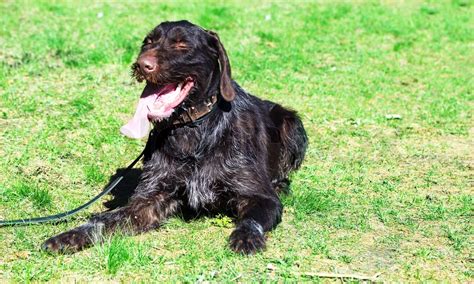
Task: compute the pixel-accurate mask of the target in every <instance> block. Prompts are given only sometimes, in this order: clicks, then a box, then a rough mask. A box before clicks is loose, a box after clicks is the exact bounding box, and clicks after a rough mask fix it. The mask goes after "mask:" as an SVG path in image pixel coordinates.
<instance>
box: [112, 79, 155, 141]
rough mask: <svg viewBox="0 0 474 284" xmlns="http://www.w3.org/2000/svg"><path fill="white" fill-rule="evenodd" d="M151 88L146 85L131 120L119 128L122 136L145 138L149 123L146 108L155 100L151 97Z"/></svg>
mask: <svg viewBox="0 0 474 284" xmlns="http://www.w3.org/2000/svg"><path fill="white" fill-rule="evenodd" d="M153 89H154V88H153V87H151V86H149V85H147V86H146V87H145V89H144V90H143V93H142V95H141V96H140V100H139V101H138V106H137V110H136V111H135V115H134V116H133V118H132V119H131V120H130V121H129V122H128V123H127V124H125V125H124V126H122V127H121V128H120V132H122V134H123V135H125V136H127V137H130V138H136V139H140V138H143V137H145V136H146V135H147V134H148V131H149V130H150V122H149V121H148V117H147V115H148V106H149V105H152V104H153V103H154V101H155V99H156V96H154V95H153Z"/></svg>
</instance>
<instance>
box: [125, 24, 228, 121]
mask: <svg viewBox="0 0 474 284" xmlns="http://www.w3.org/2000/svg"><path fill="white" fill-rule="evenodd" d="M132 72H133V76H134V77H135V78H136V79H137V80H138V81H140V82H141V81H146V84H147V85H146V87H145V91H144V95H142V97H144V96H145V97H149V96H153V97H154V99H155V100H154V102H153V104H151V105H148V108H149V110H148V111H149V113H148V118H149V120H151V121H156V120H161V119H163V118H166V117H169V116H170V115H171V114H172V113H173V111H174V109H175V108H177V107H178V106H180V105H181V104H183V103H184V102H186V103H188V104H192V103H198V102H199V101H202V100H205V99H207V98H208V96H209V92H211V91H215V90H212V88H216V89H218V90H219V91H220V94H221V96H222V98H223V99H225V100H226V101H231V100H233V99H234V96H235V92H234V90H233V88H232V85H231V70H230V65H229V59H228V58H227V54H226V51H225V49H224V47H223V46H222V43H221V42H220V40H219V37H218V36H217V34H216V33H214V32H212V31H206V30H204V29H202V28H200V27H198V26H196V25H193V24H191V23H190V22H187V21H179V22H163V23H161V24H160V25H158V26H157V27H156V28H154V29H153V30H152V31H151V32H150V33H149V34H148V35H147V36H146V37H145V39H144V40H143V45H142V48H141V51H140V54H139V56H138V58H137V60H136V62H135V63H134V64H133V65H132ZM150 100H151V99H150Z"/></svg>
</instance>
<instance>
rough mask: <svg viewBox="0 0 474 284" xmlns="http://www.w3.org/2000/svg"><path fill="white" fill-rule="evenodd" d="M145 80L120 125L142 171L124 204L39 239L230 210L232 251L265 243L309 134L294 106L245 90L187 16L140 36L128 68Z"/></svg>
mask: <svg viewBox="0 0 474 284" xmlns="http://www.w3.org/2000/svg"><path fill="white" fill-rule="evenodd" d="M132 69H133V74H134V77H136V79H137V80H139V81H146V87H145V90H144V92H143V94H142V96H141V99H140V102H139V106H138V108H137V112H136V114H135V116H134V118H133V119H132V121H131V122H130V123H129V124H127V125H126V126H124V127H123V128H122V132H123V133H124V134H126V135H129V136H131V137H142V136H144V134H146V133H147V132H148V121H151V122H153V123H154V125H155V131H153V132H152V135H151V136H150V138H149V139H148V142H147V146H146V151H145V157H144V167H143V173H142V175H141V177H140V181H139V184H138V186H137V187H136V189H135V191H134V193H133V194H132V196H131V197H130V198H129V200H128V203H127V204H126V205H125V206H123V207H119V208H117V209H114V210H111V211H108V212H104V213H101V214H98V215H96V216H94V217H93V218H91V219H90V221H89V222H88V223H86V224H85V225H82V226H80V227H77V228H75V229H73V230H71V231H68V232H65V233H62V234H60V235H58V236H55V237H52V238H50V239H49V240H47V241H46V242H45V243H44V245H43V248H44V249H46V250H49V251H77V250H80V249H83V248H85V247H87V246H90V245H91V244H93V243H96V242H100V241H101V240H103V236H105V235H108V234H111V233H113V232H114V231H116V230H118V229H120V230H122V231H125V232H129V233H132V234H136V233H140V232H145V231H148V230H151V229H154V228H156V227H158V226H159V225H160V224H162V223H163V222H164V221H165V220H166V219H167V218H168V217H170V216H171V215H173V214H176V213H179V212H181V211H182V210H185V209H187V210H189V209H191V210H193V211H195V212H211V213H224V214H229V215H231V216H235V217H236V223H237V226H236V228H235V230H234V231H233V232H232V234H231V236H230V247H231V249H232V250H234V251H236V252H242V253H254V252H256V251H258V250H260V249H262V248H264V246H265V236H264V234H265V232H266V231H269V230H271V229H272V228H274V227H275V226H276V225H277V224H278V223H279V222H280V219H281V213H282V205H281V203H280V199H279V197H278V193H279V192H281V191H285V190H286V189H287V187H288V183H289V182H288V174H289V172H290V171H292V170H295V169H297V168H298V167H299V166H300V165H301V162H302V160H303V158H304V154H305V150H306V147H307V137H306V133H305V130H304V128H303V125H302V123H301V120H300V119H299V118H298V117H297V116H296V114H295V112H293V111H290V110H287V109H285V108H283V107H282V106H280V105H278V104H275V103H272V102H269V101H263V100H260V99H258V98H257V97H254V96H252V95H250V94H248V93H247V92H245V91H244V90H243V89H242V88H241V87H240V86H239V85H238V84H237V83H236V82H234V81H233V80H232V78H231V69H230V64H229V59H228V58H227V55H226V52H225V49H224V47H223V45H222V43H221V42H220V40H219V37H218V36H217V34H215V33H214V32H211V31H206V30H204V29H202V28H200V27H198V26H196V25H193V24H191V23H189V22H187V21H179V22H164V23H162V24H160V25H159V26H157V27H156V28H155V29H154V30H153V31H152V32H151V33H150V34H149V35H148V36H147V37H146V38H145V40H144V41H143V46H142V49H141V53H140V55H139V56H138V59H137V61H136V63H135V64H134V65H133V67H132Z"/></svg>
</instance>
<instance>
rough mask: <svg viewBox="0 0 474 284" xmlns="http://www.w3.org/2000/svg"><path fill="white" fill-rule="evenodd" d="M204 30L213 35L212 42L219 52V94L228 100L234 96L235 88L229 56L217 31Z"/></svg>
mask: <svg viewBox="0 0 474 284" xmlns="http://www.w3.org/2000/svg"><path fill="white" fill-rule="evenodd" d="M206 31H207V32H208V33H209V34H210V35H211V36H212V37H213V39H214V44H215V45H216V48H217V52H218V54H219V65H220V68H221V85H220V89H221V95H222V97H223V98H224V100H226V101H228V102H230V101H232V100H233V99H234V98H235V90H234V88H233V87H232V76H231V71H230V63H229V58H228V57H227V53H226V51H225V49H224V46H223V45H222V43H221V40H220V39H219V36H218V35H217V33H215V32H213V31H209V30H206Z"/></svg>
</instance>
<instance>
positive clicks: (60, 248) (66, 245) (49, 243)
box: [41, 230, 92, 253]
mask: <svg viewBox="0 0 474 284" xmlns="http://www.w3.org/2000/svg"><path fill="white" fill-rule="evenodd" d="M91 244H92V239H91V237H90V236H89V235H88V234H87V233H86V232H84V231H81V230H71V231H68V232H65V233H62V234H59V235H57V236H54V237H52V238H49V239H48V240H46V241H45V242H44V243H43V245H42V246H41V248H42V249H43V250H45V251H47V252H50V253H74V252H77V251H80V250H82V249H84V248H86V247H88V246H90V245H91Z"/></svg>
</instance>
